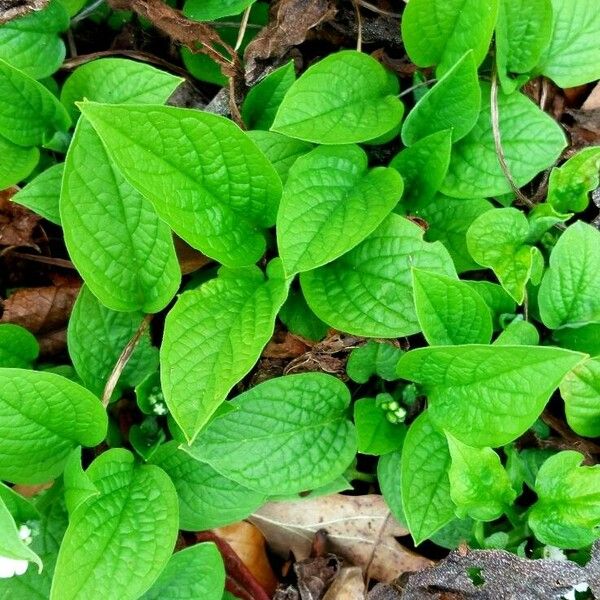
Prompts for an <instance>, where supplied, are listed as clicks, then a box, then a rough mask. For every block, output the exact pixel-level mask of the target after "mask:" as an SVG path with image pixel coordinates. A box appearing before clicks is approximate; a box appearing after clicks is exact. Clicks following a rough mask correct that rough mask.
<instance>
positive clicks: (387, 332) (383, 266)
mask: <svg viewBox="0 0 600 600" xmlns="http://www.w3.org/2000/svg"><path fill="white" fill-rule="evenodd" d="M413 266H414V267H419V268H422V269H428V270H430V271H433V272H436V273H442V274H446V275H450V276H452V275H455V274H456V272H455V270H454V266H453V264H452V259H451V258H450V256H449V254H448V252H447V251H446V249H445V248H444V246H442V245H441V244H440V243H439V242H436V243H434V244H428V243H426V242H424V241H423V230H422V229H421V228H420V227H419V226H418V225H415V224H414V223H412V222H411V221H409V220H408V219H405V218H404V217H400V216H399V215H394V214H392V215H389V216H388V218H387V219H386V220H385V221H384V222H383V223H382V224H381V225H380V226H379V227H378V228H377V230H375V232H373V233H372V234H371V235H370V236H369V237H368V238H367V239H366V240H364V241H363V242H362V243H361V244H359V245H358V246H357V247H356V248H354V249H353V250H351V251H350V252H348V253H347V254H345V255H344V256H342V257H341V258H339V259H338V260H336V261H334V262H333V263H330V264H328V265H325V266H324V267H321V268H320V269H317V270H315V271H308V272H306V273H302V274H301V276H300V282H301V284H302V291H303V292H304V296H305V298H306V301H307V302H308V305H309V306H310V307H311V309H312V310H313V311H314V312H315V314H316V315H317V316H318V317H319V318H320V319H322V320H323V321H325V322H326V323H327V324H329V325H331V326H332V327H334V328H335V329H339V330H341V331H346V332H348V333H351V334H353V335H360V336H365V337H382V338H386V337H387V338H395V337H401V336H405V335H411V334H413V333H417V332H418V331H419V329H420V328H419V324H418V321H417V316H416V314H415V308H414V303H413V297H412V276H411V271H410V270H411V267H413Z"/></svg>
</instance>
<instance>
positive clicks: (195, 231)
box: [81, 103, 281, 266]
mask: <svg viewBox="0 0 600 600" xmlns="http://www.w3.org/2000/svg"><path fill="white" fill-rule="evenodd" d="M81 108H82V112H83V113H84V114H85V116H86V117H87V118H88V119H89V120H90V121H91V122H92V125H93V126H94V129H96V131H97V132H98V134H99V135H100V137H101V138H102V141H103V143H104V145H105V147H106V150H107V152H108V154H109V156H110V157H111V159H112V160H113V161H114V162H115V164H116V166H117V168H118V169H119V170H120V171H121V173H122V174H123V175H124V176H125V178H126V179H127V180H128V181H129V183H131V184H132V185H133V186H134V187H135V188H136V189H137V190H138V191H139V192H140V193H141V194H142V195H143V196H145V197H146V198H148V199H149V200H150V201H151V202H152V203H153V204H154V207H155V208H156V211H157V212H158V215H159V216H160V217H161V218H162V219H163V220H164V221H166V222H167V223H168V224H169V225H170V226H171V227H172V228H173V230H174V231H175V233H177V234H178V235H179V236H180V237H182V238H183V239H184V240H185V241H187V242H188V243H189V244H190V245H191V246H193V247H194V248H197V249H198V250H200V251H201V252H203V253H204V254H206V255H207V256H210V257H211V258H214V259H215V260H218V261H220V262H223V263H225V264H226V265H228V266H244V265H249V264H252V263H254V262H255V261H257V260H258V259H259V258H260V257H261V256H262V254H263V253H264V251H265V247H266V243H265V237H264V234H263V232H262V231H261V230H262V229H264V228H267V227H270V226H271V225H273V224H274V223H275V217H276V211H277V204H278V202H279V199H280V197H281V182H280V180H279V177H278V175H277V173H276V172H275V170H274V169H273V167H272V166H271V165H270V164H269V162H268V161H267V159H266V158H265V157H264V155H263V154H262V153H261V152H260V151H259V150H258V148H257V147H256V146H255V145H254V143H253V142H252V141H251V140H249V139H248V138H247V137H246V136H245V134H244V133H243V132H242V131H241V130H240V129H239V128H238V127H237V126H236V125H235V124H234V123H232V122H231V121H230V120H228V119H225V118H224V117H219V116H217V115H213V114H209V113H204V112H200V111H197V110H190V109H185V108H175V107H171V106H160V107H159V106H137V105H136V106H129V105H127V106H108V105H103V104H93V103H84V104H82V105H81Z"/></svg>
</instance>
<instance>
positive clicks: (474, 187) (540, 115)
mask: <svg viewBox="0 0 600 600" xmlns="http://www.w3.org/2000/svg"><path fill="white" fill-rule="evenodd" d="M481 90H482V103H481V112H480V113H479V119H478V120H477V123H476V124H475V127H473V129H471V131H470V132H469V133H468V134H467V135H466V136H465V137H464V138H463V139H462V140H460V141H459V142H458V143H457V144H456V145H455V146H454V147H453V149H452V158H451V159H450V167H449V168H448V175H447V176H446V180H445V181H444V183H443V184H442V187H441V191H442V192H443V193H444V194H446V195H448V196H454V197H456V198H476V197H482V196H495V195H499V194H505V193H508V192H510V191H512V190H511V187H510V184H509V183H508V180H507V179H506V177H505V175H504V172H503V171H502V169H501V168H500V163H499V162H498V156H497V153H496V146H495V143H494V135H493V131H492V122H491V111H490V86H489V84H487V83H482V84H481ZM498 113H499V121H500V138H501V141H502V149H503V151H504V155H505V159H506V164H507V165H508V169H509V171H510V173H511V175H512V177H513V179H514V180H515V182H516V184H517V185H518V186H519V187H521V186H523V185H525V184H526V183H529V182H530V181H531V180H532V179H533V178H534V177H535V176H536V175H537V174H538V173H539V172H540V171H543V170H544V169H547V168H548V167H550V166H552V165H553V164H554V162H555V161H556V160H557V159H558V157H559V156H560V154H561V152H562V151H563V149H564V148H565V146H566V140H565V134H564V133H563V131H562V129H561V128H560V126H559V125H558V124H557V123H556V121H554V119H552V117H550V116H549V115H547V114H546V113H544V112H543V111H542V110H540V109H539V108H538V107H537V106H536V105H535V104H534V103H533V102H532V101H531V100H529V98H527V97H526V96H524V95H523V94H521V93H520V92H515V93H514V94H505V93H504V92H502V91H501V90H499V91H498Z"/></svg>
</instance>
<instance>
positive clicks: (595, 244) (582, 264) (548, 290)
mask: <svg viewBox="0 0 600 600" xmlns="http://www.w3.org/2000/svg"><path fill="white" fill-rule="evenodd" d="M598 273H600V231H598V230H597V229H596V228H595V227H592V226H591V225H588V224H587V223H584V222H583V221H578V222H577V223H574V224H573V225H571V226H570V227H568V228H567V230H566V231H565V232H564V233H563V234H562V235H561V236H560V239H559V240H558V242H557V244H556V246H554V248H553V250H552V254H551V255H550V267H549V268H548V270H547V271H546V273H545V275H544V279H543V280H542V284H541V286H540V293H539V297H538V303H539V307H540V316H541V318H542V322H543V323H544V325H546V327H549V328H550V329H558V328H559V327H563V326H565V325H568V326H574V325H575V326H577V325H585V324H587V323H590V322H592V321H600V279H599V278H598V276H597V275H598Z"/></svg>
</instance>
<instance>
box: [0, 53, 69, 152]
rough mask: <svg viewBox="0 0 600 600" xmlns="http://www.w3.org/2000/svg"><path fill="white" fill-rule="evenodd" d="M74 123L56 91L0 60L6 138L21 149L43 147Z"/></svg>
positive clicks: (0, 123) (0, 121) (1, 126)
mask: <svg viewBox="0 0 600 600" xmlns="http://www.w3.org/2000/svg"><path fill="white" fill-rule="evenodd" d="M70 124H71V121H70V119H69V115H68V114H67V112H66V111H65V109H64V108H63V106H62V105H61V103H60V102H59V101H58V100H57V99H56V97H55V96H54V95H53V94H52V92H50V91H49V90H48V89H47V88H46V87H44V86H43V85H42V84H41V83H39V82H37V81H35V79H32V78H31V77H29V76H28V75H25V73H22V72H21V71H19V70H18V69H15V68H14V67H12V66H11V65H9V64H8V63H6V62H4V61H3V60H1V59H0V135H1V136H2V137H4V138H6V139H7V140H9V141H11V142H12V143H13V144H16V145H17V146H40V145H41V144H43V143H44V142H46V141H47V140H49V139H50V138H51V137H52V135H53V134H54V132H55V131H66V130H67V129H68V128H69V125H70ZM30 160H31V159H30Z"/></svg>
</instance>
